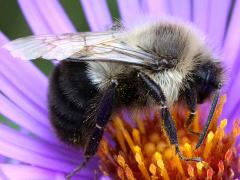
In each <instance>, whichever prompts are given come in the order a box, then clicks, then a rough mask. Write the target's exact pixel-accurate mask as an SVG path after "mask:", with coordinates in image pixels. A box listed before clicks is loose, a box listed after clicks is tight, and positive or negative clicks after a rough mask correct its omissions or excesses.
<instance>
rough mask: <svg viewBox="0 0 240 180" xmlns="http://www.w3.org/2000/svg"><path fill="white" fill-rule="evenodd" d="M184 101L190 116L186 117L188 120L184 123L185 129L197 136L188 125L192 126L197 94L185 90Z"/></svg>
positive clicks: (197, 133)
mask: <svg viewBox="0 0 240 180" xmlns="http://www.w3.org/2000/svg"><path fill="white" fill-rule="evenodd" d="M185 100H186V103H187V105H188V108H189V110H190V115H189V116H188V119H187V120H186V122H185V125H184V126H185V128H187V130H188V131H189V132H190V133H192V134H195V135H199V134H200V133H199V132H195V131H193V130H192V129H191V128H190V125H191V124H192V122H193V120H194V116H195V114H196V106H197V93H196V90H194V89H190V88H188V89H186V96H185Z"/></svg>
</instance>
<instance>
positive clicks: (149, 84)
mask: <svg viewBox="0 0 240 180" xmlns="http://www.w3.org/2000/svg"><path fill="white" fill-rule="evenodd" d="M138 78H139V79H140V80H141V81H142V83H143V85H144V86H145V89H146V90H147V91H148V92H149V94H150V95H151V96H152V97H153V99H155V101H156V102H157V103H159V105H160V106H161V114H162V119H163V122H164V126H165V130H166V132H167V135H168V137H169V140H170V143H171V144H172V145H174V146H175V149H176V153H177V154H178V156H179V157H180V158H181V159H182V160H185V161H196V162H200V161H201V158H200V157H191V158H187V157H184V156H183V154H182V152H181V151H180V149H179V144H178V137H177V130H176V127H175V125H174V122H173V120H172V117H171V114H170V112H169V110H168V108H167V103H166V97H165V95H164V93H163V91H162V89H161V87H160V86H158V85H157V84H156V83H155V82H154V81H153V80H152V79H151V78H150V77H148V76H147V75H145V74H143V73H141V72H140V73H138Z"/></svg>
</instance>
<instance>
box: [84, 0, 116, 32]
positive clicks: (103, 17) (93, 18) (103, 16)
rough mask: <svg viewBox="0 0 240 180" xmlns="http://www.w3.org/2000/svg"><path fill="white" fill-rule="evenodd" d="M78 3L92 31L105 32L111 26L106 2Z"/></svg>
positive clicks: (89, 0) (90, 1)
mask: <svg viewBox="0 0 240 180" xmlns="http://www.w3.org/2000/svg"><path fill="white" fill-rule="evenodd" d="M80 2H81V4H82V7H83V10H84V13H85V16H86V18H87V20H88V23H89V26H90V28H91V30H92V31H101V30H106V28H108V27H109V26H110V25H111V24H112V18H111V16H110V12H109V9H108V6H107V3H106V0H98V1H95V0H81V1H80Z"/></svg>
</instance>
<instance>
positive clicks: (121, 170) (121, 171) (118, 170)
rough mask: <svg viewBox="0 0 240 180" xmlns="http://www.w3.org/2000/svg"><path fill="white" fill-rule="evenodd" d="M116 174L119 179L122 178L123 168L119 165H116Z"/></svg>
mask: <svg viewBox="0 0 240 180" xmlns="http://www.w3.org/2000/svg"><path fill="white" fill-rule="evenodd" d="M117 175H118V177H119V178H120V179H124V177H125V176H124V170H123V168H121V167H118V169H117Z"/></svg>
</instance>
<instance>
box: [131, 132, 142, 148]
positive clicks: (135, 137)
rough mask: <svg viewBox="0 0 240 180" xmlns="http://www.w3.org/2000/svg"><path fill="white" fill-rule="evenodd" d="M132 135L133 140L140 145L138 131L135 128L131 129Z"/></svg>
mask: <svg viewBox="0 0 240 180" xmlns="http://www.w3.org/2000/svg"><path fill="white" fill-rule="evenodd" d="M132 137H133V140H134V142H135V144H137V145H139V146H140V145H141V140H140V133H139V131H138V130H137V129H135V128H134V129H133V130H132Z"/></svg>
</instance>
